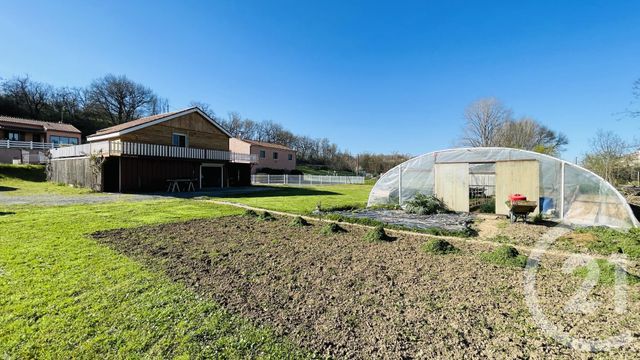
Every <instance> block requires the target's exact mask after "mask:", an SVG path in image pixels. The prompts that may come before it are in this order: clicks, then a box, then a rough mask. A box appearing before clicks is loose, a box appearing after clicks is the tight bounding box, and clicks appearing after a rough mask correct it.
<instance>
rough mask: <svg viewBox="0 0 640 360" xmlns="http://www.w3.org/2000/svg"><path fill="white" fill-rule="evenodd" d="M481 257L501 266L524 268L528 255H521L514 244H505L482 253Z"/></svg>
mask: <svg viewBox="0 0 640 360" xmlns="http://www.w3.org/2000/svg"><path fill="white" fill-rule="evenodd" d="M480 259H482V260H483V261H485V262H489V263H492V264H495V265H499V266H507V267H520V268H524V267H525V265H526V264H527V257H526V256H524V255H521V254H520V253H519V252H518V250H517V249H516V248H514V247H513V246H508V245H503V246H500V247H498V248H496V249H495V250H493V251H490V252H485V253H482V254H480Z"/></svg>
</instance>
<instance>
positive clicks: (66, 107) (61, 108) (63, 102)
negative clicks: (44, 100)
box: [51, 87, 85, 122]
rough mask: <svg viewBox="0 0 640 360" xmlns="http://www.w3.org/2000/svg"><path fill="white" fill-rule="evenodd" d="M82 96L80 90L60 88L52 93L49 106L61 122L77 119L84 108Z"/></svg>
mask: <svg viewBox="0 0 640 360" xmlns="http://www.w3.org/2000/svg"><path fill="white" fill-rule="evenodd" d="M84 102H85V101H84V94H83V91H82V89H80V88H69V87H62V88H58V89H56V90H55V91H54V92H53V96H52V99H51V106H52V107H53V108H54V109H55V111H56V112H57V115H58V116H59V120H60V121H61V122H65V121H67V122H68V121H72V120H75V119H77V118H78V116H79V114H80V113H81V112H82V109H83V107H84Z"/></svg>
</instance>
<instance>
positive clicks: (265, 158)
mask: <svg viewBox="0 0 640 360" xmlns="http://www.w3.org/2000/svg"><path fill="white" fill-rule="evenodd" d="M229 146H230V147H231V151H235V152H239V153H244V154H251V155H255V156H256V158H257V159H258V161H257V163H255V164H252V166H251V173H252V174H255V173H257V172H260V170H262V169H266V168H268V169H274V170H282V171H283V172H290V171H291V170H293V169H295V168H296V151H295V150H293V149H291V148H289V147H286V146H284V145H279V144H272V143H268V142H262V141H254V140H247V139H238V138H231V140H230V142H229Z"/></svg>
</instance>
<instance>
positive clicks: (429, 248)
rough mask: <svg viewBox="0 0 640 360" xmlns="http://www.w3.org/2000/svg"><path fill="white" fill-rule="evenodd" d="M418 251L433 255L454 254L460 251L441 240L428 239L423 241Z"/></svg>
mask: <svg viewBox="0 0 640 360" xmlns="http://www.w3.org/2000/svg"><path fill="white" fill-rule="evenodd" d="M420 249H421V250H422V251H423V252H425V253H427V254H435V255H446V254H455V253H457V252H459V251H460V249H458V248H457V247H455V246H453V245H451V243H449V242H448V241H446V240H442V239H430V240H428V241H425V242H424V243H422V245H421V246H420Z"/></svg>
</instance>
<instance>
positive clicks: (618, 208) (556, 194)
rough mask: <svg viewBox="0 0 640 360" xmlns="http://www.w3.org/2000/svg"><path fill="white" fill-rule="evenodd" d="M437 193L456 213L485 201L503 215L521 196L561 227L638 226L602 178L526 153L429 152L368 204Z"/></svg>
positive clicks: (391, 174)
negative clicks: (514, 198)
mask: <svg viewBox="0 0 640 360" xmlns="http://www.w3.org/2000/svg"><path fill="white" fill-rule="evenodd" d="M418 193H421V194H426V195H435V196H437V197H438V198H441V199H443V200H444V201H445V203H447V205H449V206H450V207H451V208H452V209H453V210H456V211H467V212H468V211H470V210H471V207H472V206H476V205H478V204H481V203H482V201H483V199H493V201H495V208H496V210H495V212H496V213H497V214H505V211H507V210H506V206H507V205H506V203H505V201H506V200H507V198H506V197H507V195H506V194H510V193H522V194H524V195H526V196H528V199H529V200H533V201H536V202H537V203H538V208H537V210H536V211H540V212H542V213H543V214H544V215H545V217H547V218H549V219H553V220H556V221H558V222H561V223H565V224H571V225H581V226H609V227H614V228H631V227H638V226H640V223H638V220H637V219H636V218H635V216H634V215H633V211H632V210H631V207H630V206H629V204H628V203H627V201H626V199H625V198H624V197H623V196H622V194H620V193H619V192H618V190H616V189H615V187H613V185H611V184H610V183H608V182H607V181H605V180H604V179H603V178H601V177H600V176H598V175H596V174H594V173H593V172H591V171H589V170H587V169H585V168H582V167H580V166H578V165H576V164H572V163H570V162H567V161H564V160H561V159H558V158H555V157H552V156H549V155H545V154H540V153H536V152H532V151H527V150H520V149H511V148H498V147H478V148H456V149H447V150H440V151H434V152H430V153H426V154H423V155H420V156H417V157H414V158H412V159H409V160H407V161H405V162H403V163H402V164H400V165H398V166H396V167H394V168H392V169H391V170H389V171H387V172H386V173H385V174H383V175H382V176H381V177H380V179H378V181H377V182H376V184H375V185H374V187H373V188H372V190H371V193H370V194H369V201H368V206H375V205H388V204H399V205H403V204H404V203H406V202H407V201H408V200H410V199H412V198H413V197H414V196H415V195H416V194H418Z"/></svg>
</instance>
